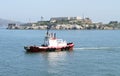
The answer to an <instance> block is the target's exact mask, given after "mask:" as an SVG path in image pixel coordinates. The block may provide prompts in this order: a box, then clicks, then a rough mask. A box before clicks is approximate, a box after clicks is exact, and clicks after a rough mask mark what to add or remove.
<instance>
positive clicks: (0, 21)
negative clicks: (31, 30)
mask: <svg viewBox="0 0 120 76" xmlns="http://www.w3.org/2000/svg"><path fill="white" fill-rule="evenodd" d="M8 23H17V24H21V22H17V21H11V20H6V19H1V18H0V27H7V26H8Z"/></svg>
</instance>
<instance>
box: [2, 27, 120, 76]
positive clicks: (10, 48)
mask: <svg viewBox="0 0 120 76" xmlns="http://www.w3.org/2000/svg"><path fill="white" fill-rule="evenodd" d="M50 32H54V33H56V34H57V37H58V38H62V39H64V40H66V41H67V42H73V43H74V44H75V47H74V50H73V51H70V52H68V51H63V52H46V53H26V52H25V50H24V46H27V45H28V46H29V45H41V44H42V43H43V40H44V36H45V34H46V30H6V29H0V76H120V30H50Z"/></svg>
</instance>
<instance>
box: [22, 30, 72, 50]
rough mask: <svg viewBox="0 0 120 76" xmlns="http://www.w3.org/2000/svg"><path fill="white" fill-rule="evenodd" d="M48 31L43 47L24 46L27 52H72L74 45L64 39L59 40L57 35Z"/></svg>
mask: <svg viewBox="0 0 120 76" xmlns="http://www.w3.org/2000/svg"><path fill="white" fill-rule="evenodd" d="M48 31H49V30H48V29H47V33H46V36H45V38H44V43H43V44H42V45H41V46H24V49H25V50H26V52H55V51H72V50H73V47H74V44H73V43H72V42H70V43H67V42H66V41H65V40H63V39H57V38H56V33H49V32H48Z"/></svg>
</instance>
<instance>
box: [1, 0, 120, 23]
mask: <svg viewBox="0 0 120 76" xmlns="http://www.w3.org/2000/svg"><path fill="white" fill-rule="evenodd" d="M41 16H43V20H49V19H50V18H51V17H74V16H80V17H81V18H83V17H89V18H90V19H92V21H93V22H103V23H108V22H109V21H119V22H120V0H0V18H2V19H8V20H14V21H20V22H29V21H31V22H32V21H40V20H41Z"/></svg>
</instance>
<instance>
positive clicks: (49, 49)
mask: <svg viewBox="0 0 120 76" xmlns="http://www.w3.org/2000/svg"><path fill="white" fill-rule="evenodd" d="M73 47H74V44H73V43H68V44H67V46H64V47H47V46H24V49H25V50H26V52H55V51H56V52H57V51H72V50H73Z"/></svg>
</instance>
